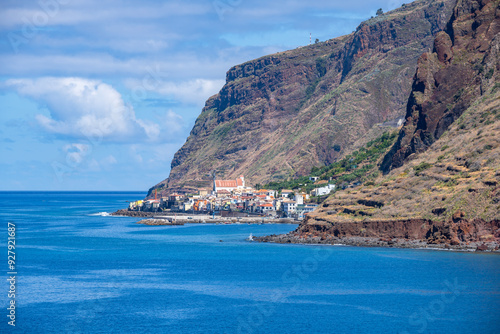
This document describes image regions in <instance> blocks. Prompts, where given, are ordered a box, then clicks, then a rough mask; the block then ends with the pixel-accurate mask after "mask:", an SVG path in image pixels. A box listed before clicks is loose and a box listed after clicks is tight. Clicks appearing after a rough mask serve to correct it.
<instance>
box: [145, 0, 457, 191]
mask: <svg viewBox="0 0 500 334" xmlns="http://www.w3.org/2000/svg"><path fill="white" fill-rule="evenodd" d="M455 2H456V1H455V0H421V1H416V2H414V3H412V4H409V5H405V6H403V7H402V8H400V9H397V10H395V11H392V12H389V13H387V14H384V15H381V16H378V17H376V18H373V19H370V20H368V21H366V22H363V23H362V24H361V25H360V26H359V27H358V28H357V30H356V31H355V32H353V33H352V34H350V35H347V36H343V37H340V38H336V39H332V40H329V41H326V42H324V43H317V44H314V45H310V46H306V47H301V48H297V49H295V50H291V51H286V52H282V53H278V54H274V55H271V56H266V57H263V58H260V59H257V60H253V61H250V62H247V63H244V64H241V65H238V66H235V67H233V68H231V69H230V70H229V71H228V72H227V77H226V79H227V80H226V84H225V85H224V87H223V88H222V89H221V91H220V92H219V94H217V95H215V96H212V97H211V98H210V99H209V100H208V101H207V102H206V105H205V107H204V108H203V110H202V113H201V115H200V116H199V117H198V119H197V121H196V123H195V125H194V127H193V129H192V131H191V133H190V135H189V137H188V139H187V141H186V143H185V144H184V145H183V147H182V148H181V149H180V150H179V151H178V152H177V153H176V154H175V156H174V159H173V161H172V169H171V172H170V176H169V178H168V179H166V180H165V181H163V182H161V183H160V184H158V185H156V186H155V187H154V188H152V189H155V188H156V189H159V190H160V191H166V189H169V190H171V189H174V188H179V187H189V186H206V185H209V184H210V173H211V172H212V171H216V172H217V175H218V176H219V177H225V178H234V177H236V176H238V175H240V174H244V175H245V177H246V178H247V180H250V182H252V183H254V184H255V183H263V182H268V181H277V180H281V179H283V178H286V177H289V176H296V175H303V174H305V173H307V172H309V170H310V169H311V167H313V166H321V165H325V164H329V163H331V162H333V161H335V160H336V159H337V158H338V157H340V156H342V155H343V154H344V152H346V151H348V150H349V148H350V147H351V146H352V145H353V144H355V143H356V141H357V140H359V139H360V138H362V137H363V135H364V134H365V133H366V132H367V131H368V130H369V129H371V128H372V127H373V126H374V124H377V123H382V122H385V121H392V120H395V119H398V118H400V117H403V116H404V114H405V106H406V101H407V98H408V95H409V93H410V91H411V89H412V86H411V78H412V76H413V74H414V73H415V68H416V64H417V60H418V58H419V56H420V55H421V54H422V52H424V51H426V50H427V49H429V48H432V45H433V44H432V43H433V39H434V35H435V34H436V33H437V32H438V31H440V30H443V29H445V28H446V23H447V22H448V21H449V18H450V16H451V15H452V9H453V6H454V3H455Z"/></svg>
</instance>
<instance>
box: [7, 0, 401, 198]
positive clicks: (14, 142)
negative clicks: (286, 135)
mask: <svg viewBox="0 0 500 334" xmlns="http://www.w3.org/2000/svg"><path fill="white" fill-rule="evenodd" d="M404 2H405V1H398V0H350V1H345V0H342V1H340V0H330V1H316V0H311V1H302V0H300V1H299V0H286V1H285V0H274V1H268V0H266V1H261V0H193V1H180V0H179V1H169V0H165V1H152V0H146V1H132V0H99V1H97V0H39V1H30V0H26V1H18V0H2V1H1V2H0V64H2V65H1V66H0V143H1V144H0V154H1V157H2V158H1V160H0V171H1V174H0V190H147V189H148V188H149V187H151V186H152V185H154V184H155V183H157V182H159V181H161V180H163V179H164V178H166V177H167V176H168V173H169V171H170V162H171V159H172V157H173V154H174V153H175V152H176V151H177V150H178V149H179V148H180V147H181V146H182V144H183V143H184V141H185V139H186V137H187V135H188V134H189V131H190V130H191V127H192V126H193V124H194V121H195V119H196V117H197V116H198V114H199V113H200V111H201V108H202V107H203V105H204V102H205V100H206V99H207V98H208V97H210V96H211V95H213V94H215V93H217V92H218V91H219V89H220V88H221V87H222V86H223V84H224V80H225V74H226V71H227V70H228V69H229V68H230V67H231V66H233V65H236V64H239V63H242V62H244V61H247V60H251V59H254V58H258V57H261V56H263V55H267V54H270V53H274V52H278V51H283V50H287V49H293V48H296V47H298V46H301V45H306V44H308V43H309V33H312V37H313V40H314V39H315V38H318V39H320V40H321V41H324V40H327V39H330V38H333V37H337V36H340V35H345V34H348V33H350V32H352V31H353V30H354V29H355V28H356V26H357V25H358V24H359V23H360V22H361V21H362V20H365V19H367V18H369V17H370V16H373V15H375V12H376V10H377V8H383V9H384V11H387V10H390V9H394V8H396V7H399V6H400V5H401V4H402V3H404ZM406 2H409V1H406Z"/></svg>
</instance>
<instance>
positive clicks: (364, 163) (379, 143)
mask: <svg viewBox="0 0 500 334" xmlns="http://www.w3.org/2000/svg"><path fill="white" fill-rule="evenodd" d="M397 136H398V132H397V131H393V132H392V133H391V132H385V133H384V134H383V135H382V136H380V137H379V138H377V139H374V140H372V141H370V142H368V143H367V144H366V146H365V147H362V148H361V149H359V150H357V151H355V152H353V153H352V154H350V155H348V156H346V157H345V158H343V159H342V160H340V161H337V162H334V163H333V164H330V165H328V166H325V167H322V168H321V167H313V168H312V169H311V173H310V175H307V176H302V177H299V178H293V179H289V180H286V181H282V182H270V183H267V184H265V185H257V187H258V188H266V189H274V190H282V189H297V188H301V189H302V190H305V191H311V190H312V189H314V188H317V187H320V186H322V185H315V184H314V182H313V181H311V180H310V179H309V177H319V179H320V180H330V178H331V183H332V184H335V185H337V187H343V186H344V187H345V186H347V185H348V184H353V183H357V182H361V183H363V182H370V180H373V179H375V178H376V177H377V176H378V175H379V172H378V168H377V167H378V166H377V162H378V161H379V160H380V158H381V157H382V156H383V155H384V154H385V153H386V152H387V150H388V149H389V148H390V147H391V146H392V145H393V144H394V142H395V140H396V138H397ZM323 185H324V184H323Z"/></svg>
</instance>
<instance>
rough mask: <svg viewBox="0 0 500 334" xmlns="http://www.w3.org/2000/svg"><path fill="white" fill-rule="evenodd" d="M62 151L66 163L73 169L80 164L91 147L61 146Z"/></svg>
mask: <svg viewBox="0 0 500 334" xmlns="http://www.w3.org/2000/svg"><path fill="white" fill-rule="evenodd" d="M63 151H64V153H66V163H67V164H68V166H70V167H73V168H74V167H77V166H78V165H80V164H82V162H83V161H84V159H85V157H86V156H87V155H89V153H90V152H91V147H90V146H89V145H86V144H79V143H73V144H68V145H65V146H63Z"/></svg>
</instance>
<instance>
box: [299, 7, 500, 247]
mask: <svg viewBox="0 0 500 334" xmlns="http://www.w3.org/2000/svg"><path fill="white" fill-rule="evenodd" d="M412 87H413V88H412V92H411V95H410V98H409V100H408V107H407V111H408V112H407V115H406V116H407V117H406V122H405V125H404V126H403V128H402V130H401V132H400V135H399V139H398V142H397V143H396V144H395V146H394V148H393V150H392V152H390V153H389V154H388V155H387V156H386V157H385V161H384V162H385V163H386V165H385V167H386V168H387V171H388V174H386V175H383V176H381V177H379V178H378V179H377V180H375V181H374V182H371V183H370V184H365V185H363V186H360V187H357V188H354V189H348V190H346V191H339V192H337V193H336V194H334V195H333V196H331V197H330V198H328V199H327V200H326V201H325V202H324V203H323V204H322V205H321V208H320V209H319V210H317V211H315V212H313V213H311V214H310V215H309V216H308V219H307V220H306V221H304V222H303V223H302V225H301V226H300V227H299V228H298V229H297V231H296V232H294V233H295V235H299V236H310V235H312V236H320V235H321V236H323V237H325V235H326V236H328V235H330V236H335V235H338V236H357V237H382V238H386V237H389V238H410V239H411V238H413V239H420V240H424V241H425V242H427V243H452V244H460V243H467V242H471V241H475V242H482V241H484V242H492V243H494V244H495V245H498V244H499V243H500V0H494V1H493V0H490V1H487V0H484V1H468V0H462V1H459V2H458V4H457V6H456V7H455V9H454V14H453V16H452V18H451V20H450V22H449V24H448V28H447V29H446V31H444V32H440V33H439V34H437V36H436V38H435V41H434V51H433V52H432V53H426V54H424V55H423V56H422V57H421V58H420V60H419V62H418V68H417V70H416V74H415V76H414V81H413V85H412Z"/></svg>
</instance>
